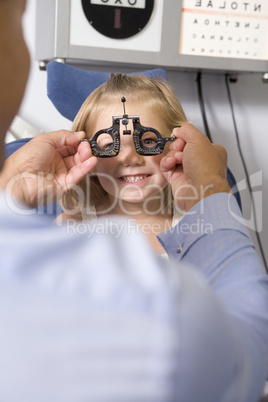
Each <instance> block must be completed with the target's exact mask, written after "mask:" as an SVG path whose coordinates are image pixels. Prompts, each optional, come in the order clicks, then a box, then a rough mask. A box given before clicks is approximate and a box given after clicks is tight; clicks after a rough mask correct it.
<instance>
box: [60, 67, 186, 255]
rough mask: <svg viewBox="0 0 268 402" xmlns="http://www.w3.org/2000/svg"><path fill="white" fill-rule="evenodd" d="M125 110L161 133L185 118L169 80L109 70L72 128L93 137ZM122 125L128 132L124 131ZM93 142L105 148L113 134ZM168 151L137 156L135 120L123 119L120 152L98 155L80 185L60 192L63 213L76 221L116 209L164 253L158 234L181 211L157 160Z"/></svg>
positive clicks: (150, 141)
mask: <svg viewBox="0 0 268 402" xmlns="http://www.w3.org/2000/svg"><path fill="white" fill-rule="evenodd" d="M122 97H124V98H125V103H124V104H123V103H122V101H121V99H122ZM123 108H125V111H124V109H123ZM123 114H127V115H128V116H129V117H130V116H138V117H139V122H140V124H141V125H142V126H145V127H151V128H153V129H155V130H157V131H158V132H159V133H160V134H161V135H162V137H171V135H172V130H173V128H175V127H178V126H181V125H182V124H184V123H186V122H187V119H186V116H185V114H184V111H183V109H182V107H181V105H180V103H179V101H178V99H177V98H176V96H175V94H174V92H173V91H172V89H171V88H170V86H169V85H168V84H167V83H164V82H163V81H160V80H156V79H151V78H148V77H146V76H142V75H133V76H126V75H122V74H112V75H111V77H110V79H109V80H108V81H107V82H106V83H105V84H103V85H101V86H100V87H99V88H97V89H96V90H95V91H94V92H93V93H92V94H91V95H90V96H89V97H88V98H87V99H86V101H85V102H84V104H83V105H82V107H81V109H80V111H79V112H78V114H77V116H76V118H75V120H74V123H73V127H72V129H73V131H85V132H86V137H87V138H88V139H92V137H93V136H94V134H95V133H97V132H98V131H99V130H103V129H107V128H109V127H111V126H112V116H121V117H122V115H123ZM126 123H127V124H126ZM124 124H125V125H124ZM124 129H127V130H126V131H125V133H126V132H127V134H123V130H124ZM143 141H144V144H146V146H148V147H150V146H154V145H155V143H156V139H155V138H154V133H151V132H146V133H145V134H144V138H143ZM97 142H98V146H100V147H101V149H109V146H110V145H111V137H110V136H109V135H108V134H107V133H103V134H102V135H100V136H99V137H98V140H97ZM168 150H169V145H168V143H167V144H166V145H165V147H164V150H163V152H162V153H160V154H158V155H140V154H139V153H137V151H136V148H135V145H134V141H133V120H131V119H129V120H128V121H127V122H126V121H124V120H122V119H121V120H120V150H119V153H118V155H117V156H114V157H109V158H98V162H97V165H96V166H95V168H94V171H93V172H92V173H91V174H90V175H89V176H88V177H86V178H85V179H84V180H83V181H82V182H81V183H80V187H79V189H77V188H76V189H73V190H69V191H67V192H66V193H65V194H64V196H63V198H62V207H63V209H64V211H65V212H64V213H63V215H62V216H63V217H64V218H65V219H68V218H71V219H74V218H75V219H76V220H80V221H87V220H91V219H93V218H96V217H103V216H108V217H109V215H114V214H119V215H124V216H127V217H128V218H129V219H130V220H131V221H135V223H136V224H137V225H138V227H139V228H140V230H141V231H142V232H143V233H145V234H146V235H147V236H148V238H149V241H150V242H151V244H152V245H153V247H154V248H155V250H156V251H158V252H159V253H161V252H163V250H162V246H161V245H160V243H159V242H158V240H157V238H156V236H157V235H158V234H159V233H161V232H163V231H165V230H167V229H169V228H171V227H172V225H173V224H174V223H177V221H178V218H179V217H180V215H182V211H178V210H177V208H174V205H173V197H172V193H171V188H170V186H169V184H168V182H167V181H166V179H165V177H164V175H163V174H162V173H161V170H160V161H161V159H162V157H163V156H164V155H166V154H167V153H168ZM175 221H176V222H175Z"/></svg>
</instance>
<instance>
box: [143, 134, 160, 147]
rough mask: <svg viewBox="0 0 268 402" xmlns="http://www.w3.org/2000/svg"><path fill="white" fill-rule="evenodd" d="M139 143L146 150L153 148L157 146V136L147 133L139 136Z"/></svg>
mask: <svg viewBox="0 0 268 402" xmlns="http://www.w3.org/2000/svg"><path fill="white" fill-rule="evenodd" d="M141 143H142V145H143V146H144V147H146V148H153V147H155V146H156V144H157V135H156V134H155V133H153V132H151V131H148V132H146V133H144V134H143V135H142V136H141Z"/></svg>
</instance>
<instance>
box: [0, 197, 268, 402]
mask: <svg viewBox="0 0 268 402" xmlns="http://www.w3.org/2000/svg"><path fill="white" fill-rule="evenodd" d="M228 200H229V196H228V195H227V194H217V195H214V196H211V197H208V198H207V199H206V200H205V201H204V202H202V203H199V204H197V205H196V206H195V207H194V208H193V209H192V210H191V211H190V213H189V214H187V215H186V216H185V217H184V218H183V219H182V221H181V222H180V223H179V225H178V226H177V227H176V228H174V229H171V230H170V231H168V232H165V233H163V234H162V235H161V236H160V238H161V242H162V244H163V245H164V247H165V248H166V250H167V253H168V254H169V257H170V260H171V261H169V262H168V261H165V260H163V259H161V258H160V257H158V256H156V255H155V254H154V252H153V251H152V250H151V248H150V247H149V244H148V243H147V239H145V238H144V237H143V236H141V235H135V234H133V233H131V231H129V227H128V223H127V221H123V220H121V219H117V218H115V219H114V220H111V224H110V226H107V225H106V223H105V224H104V223H103V228H102V229H103V232H102V230H101V221H100V222H99V223H100V225H99V226H98V231H95V233H92V232H91V231H88V230H85V231H83V227H82V226H81V231H80V232H81V233H80V235H78V234H77V233H74V232H73V231H72V230H71V229H70V228H69V229H68V228H67V226H63V227H61V228H56V227H51V225H49V224H47V222H46V220H45V219H41V218H40V217H29V216H23V215H22V214H21V212H20V207H19V208H18V209H17V210H16V213H14V206H12V203H11V201H10V200H9V199H6V198H5V196H4V195H3V194H1V196H0V215H1V216H0V239H1V245H0V248H1V250H0V266H1V270H0V401H3V402H36V401H38V402H47V401H50V402H54V401H55V402H74V401H75V402H80V401H81V402H82V401H94V402H95V401H96V402H99V401H102V402H121V401H124V402H125V401H128V402H143V401H144V402H171V401H182V402H188V401H189V402H192V401H196V400H198V401H202V402H203V401H206V402H216V401H217V402H232V401H233V402H239V401H241V402H253V401H256V400H257V399H258V397H259V395H260V393H261V391H262V388H263V385H264V381H265V378H266V376H267V371H268V362H267V358H268V350H267V348H268V346H267V345H268V308H267V306H268V282H267V276H266V275H265V274H264V270H263V268H262V266H261V263H260V261H259V259H258V257H257V254H256V252H255V250H254V248H253V245H252V241H251V239H250V238H249V236H248V234H247V231H246V229H245V227H244V226H243V223H240V222H238V221H239V220H240V219H241V215H240V212H239V209H238V208H236V201H235V200H234V199H233V197H231V199H230V207H229V205H228ZM201 206H202V208H203V209H204V213H203V209H201V210H200V207H201ZM10 208H11V209H13V211H11V210H10ZM230 208H231V209H230ZM214 211H216V212H214ZM218 211H221V213H220V214H219V213H218ZM230 211H231V212H232V214H233V215H234V216H236V215H237V218H234V216H232V214H230ZM198 220H199V221H198ZM200 220H203V223H204V224H207V225H206V226H205V227H206V231H207V230H208V229H211V227H212V229H213V230H212V232H211V233H207V232H204V231H202V229H198V225H200ZM211 225H212V226H211ZM195 227H197V229H196V230H195V229H194V228H195ZM115 228H117V229H120V230H117V231H116V230H114V229H115ZM187 230H188V232H187ZM177 260H180V262H179V263H178V262H177Z"/></svg>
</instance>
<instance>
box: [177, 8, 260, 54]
mask: <svg viewBox="0 0 268 402" xmlns="http://www.w3.org/2000/svg"><path fill="white" fill-rule="evenodd" d="M179 54H182V55H193V56H209V57H224V58H226V57H227V58H236V59H249V60H268V0H247V1H243V0H237V1H233V0H182V8H181V32H180V43H179Z"/></svg>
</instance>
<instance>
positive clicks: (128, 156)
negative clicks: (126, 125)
mask: <svg viewBox="0 0 268 402" xmlns="http://www.w3.org/2000/svg"><path fill="white" fill-rule="evenodd" d="M126 137H127V138H126ZM117 158H118V160H120V162H121V163H122V164H123V165H124V166H137V165H139V166H142V165H143V164H144V157H143V156H142V155H139V154H137V151H136V148H135V145H134V141H133V136H132V133H131V135H122V134H121V144H120V151H119V154H118V156H117Z"/></svg>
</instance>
